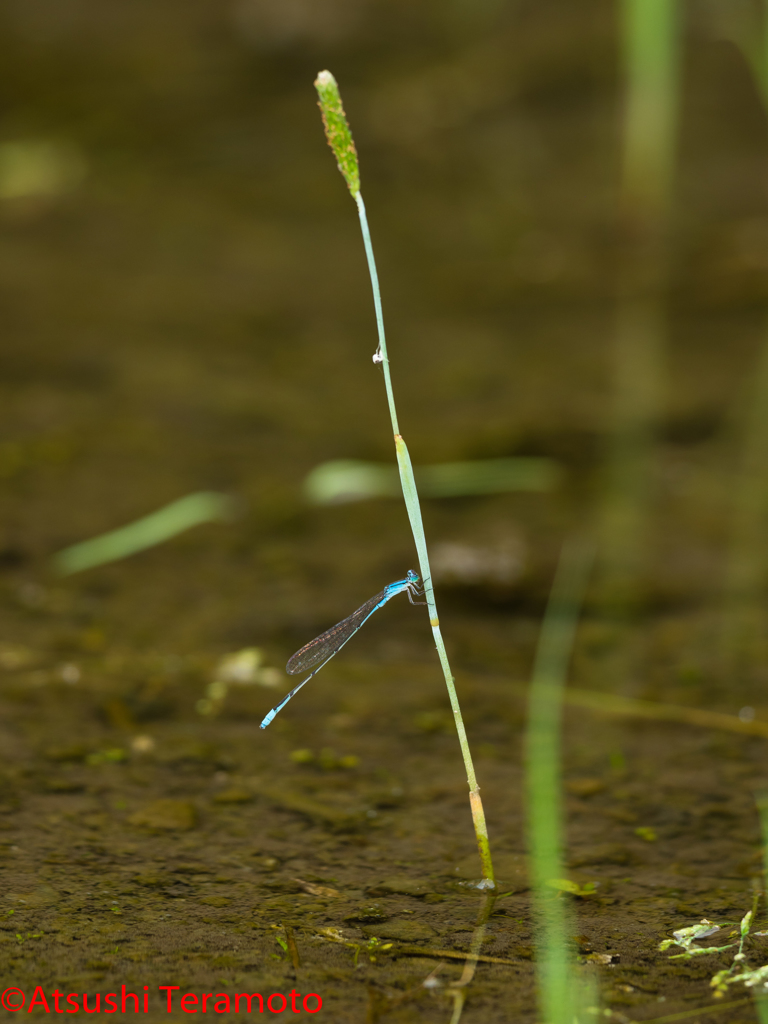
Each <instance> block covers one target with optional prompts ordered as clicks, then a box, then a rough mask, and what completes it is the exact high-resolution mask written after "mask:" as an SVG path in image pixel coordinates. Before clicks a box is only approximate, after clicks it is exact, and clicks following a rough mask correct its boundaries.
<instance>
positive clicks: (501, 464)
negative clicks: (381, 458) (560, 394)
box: [304, 458, 563, 505]
mask: <svg viewBox="0 0 768 1024" xmlns="http://www.w3.org/2000/svg"><path fill="white" fill-rule="evenodd" d="M414 473H415V476H416V483H417V484H418V488H419V492H420V494H422V495H423V496H424V497H425V498H457V497H464V496H469V495H473V494H504V493H506V492H510V491H541V492H546V491H551V490H554V488H555V487H557V486H558V484H559V483H560V481H561V480H562V476H563V473H562V469H561V467H560V466H559V465H558V464H557V463H556V462H555V461H554V460H552V459H543V458H509V459H478V460H477V461H474V462H444V463H441V464H439V465H434V466H422V467H420V468H419V467H416V468H415V469H414ZM304 493H305V495H306V497H307V500H308V501H309V502H310V503H311V504H313V505H330V504H341V503H343V502H348V501H365V500H366V499H368V498H394V497H397V496H398V495H399V494H400V482H399V476H398V472H397V469H396V468H395V467H394V466H388V465H386V464H382V463H377V462H363V461H358V460H356V459H339V460H335V461H333V462H324V463H322V464H321V465H319V466H316V467H315V468H314V469H313V470H312V471H311V472H310V473H309V475H308V476H307V478H306V480H305V481H304Z"/></svg>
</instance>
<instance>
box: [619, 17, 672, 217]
mask: <svg viewBox="0 0 768 1024" xmlns="http://www.w3.org/2000/svg"><path fill="white" fill-rule="evenodd" d="M622 13H623V30H624V60H625V66H626V75H627V100H626V111H625V120H624V133H625V136H624V176H625V177H624V187H625V190H626V192H627V193H628V196H627V197H626V198H627V199H629V201H630V203H638V204H640V205H641V206H649V207H650V208H651V209H658V207H659V205H660V204H664V203H665V202H666V201H667V199H668V198H669V193H670V189H671V184H672V176H673V171H674V163H675V149H676V146H675V140H676V135H677V121H678V107H679V103H678V93H679V77H680V54H679V48H680V31H679V20H680V3H679V0H622Z"/></svg>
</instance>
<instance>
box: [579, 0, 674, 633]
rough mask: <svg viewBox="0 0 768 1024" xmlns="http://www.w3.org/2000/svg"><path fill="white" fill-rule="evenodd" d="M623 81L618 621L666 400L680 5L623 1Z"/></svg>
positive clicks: (614, 529)
mask: <svg viewBox="0 0 768 1024" xmlns="http://www.w3.org/2000/svg"><path fill="white" fill-rule="evenodd" d="M621 13H622V39H623V55H624V67H625V76H626V102H625V115H624V137H623V160H622V182H621V213H620V216H621V231H622V236H623V243H624V248H625V252H624V255H623V258H622V260H621V261H620V266H619V272H618V309H617V322H616V346H615V353H614V411H613V424H612V431H611V443H610V449H609V458H608V474H607V487H606V494H605V500H604V507H603V513H602V523H601V567H600V569H601V572H600V588H599V592H600V597H601V600H602V603H603V605H604V607H606V609H608V610H610V611H612V612H618V613H619V615H621V614H623V613H626V612H627V611H628V610H631V608H632V606H633V605H634V604H635V603H636V602H637V599H638V596H639V590H640V588H641V577H642V573H643V566H644V563H645V561H646V557H647V552H646V548H647V542H648V538H647V534H648V521H649V514H650V505H651V500H652V492H653V484H652V480H653V472H654V461H655V453H654V432H655V429H656V426H657V424H658V421H659V418H660V413H661V409H662V402H663V380H664V376H665V375H664V368H663V367H664V347H665V336H666V331H667V327H666V313H665V310H664V303H663V291H664V287H665V282H666V276H667V270H666V264H667V237H666V236H667V231H668V219H669V209H670V205H671V196H672V183H673V177H674V162H675V137H676V131H677V115H678V106H679V85H678V78H679V64H680V59H679V27H678V20H679V19H678V15H679V8H678V0H621Z"/></svg>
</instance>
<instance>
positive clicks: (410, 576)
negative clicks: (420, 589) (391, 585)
mask: <svg viewBox="0 0 768 1024" xmlns="http://www.w3.org/2000/svg"><path fill="white" fill-rule="evenodd" d="M405 579H406V582H407V583H409V584H411V585H412V586H416V585H417V584H418V583H419V582H420V581H419V574H418V573H417V572H414V571H413V569H409V570H408V572H407V573H406V574H405Z"/></svg>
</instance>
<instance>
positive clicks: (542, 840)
mask: <svg viewBox="0 0 768 1024" xmlns="http://www.w3.org/2000/svg"><path fill="white" fill-rule="evenodd" d="M592 558H593V553H592V548H591V546H590V545H588V544H587V543H585V542H584V541H571V542H569V543H567V544H566V545H565V546H564V548H563V552H562V555H561V557H560V563H559V565H558V569H557V574H556V576H555V581H554V583H553V586H552V592H551V595H550V599H549V603H548V605H547V610H546V613H545V616H544V622H543V624H542V628H541V633H540V636H539V643H538V648H537V652H536V660H535V664H534V669H533V677H532V679H531V685H530V691H529V699H528V732H527V736H526V752H525V766H526V797H527V800H526V803H527V817H528V841H529V850H530V859H531V881H532V886H533V912H534V918H535V930H536V932H537V948H538V953H537V973H538V980H539V1000H540V1013H541V1019H542V1020H543V1021H545V1022H546V1024H572V1022H573V1020H574V1011H575V1010H577V1009H578V1007H577V1006H576V1005H575V1004H576V1003H578V998H577V996H576V995H575V991H576V990H575V988H574V984H575V977H574V974H573V970H572V966H571V955H570V950H569V943H568V936H569V934H573V930H572V928H571V923H570V915H569V912H568V907H567V904H566V902H565V900H566V897H564V896H563V895H561V894H560V893H556V892H555V890H554V889H553V888H552V886H551V885H550V884H548V883H551V881H552V880H553V879H560V878H563V877H564V867H563V835H562V829H563V826H562V819H563V815H562V797H561V789H562V787H561V766H560V761H561V757H560V743H561V723H562V713H563V712H562V709H563V690H564V688H565V682H566V676H567V672H568V663H569V660H570V656H571V650H572V647H573V639H574V634H575V631H576V623H577V620H578V615H579V609H580V607H581V601H582V595H583V593H584V589H585V587H586V582H587V577H588V574H589V570H590V567H591V565H592Z"/></svg>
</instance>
